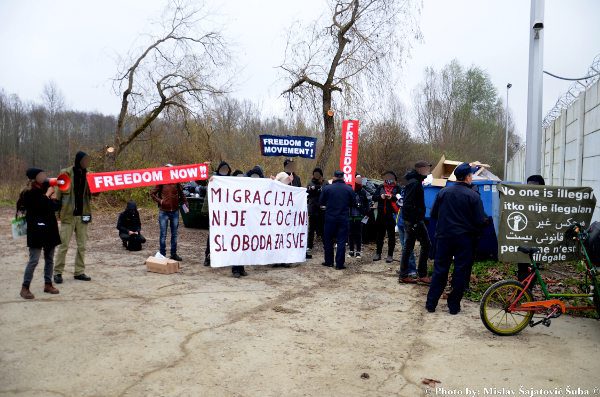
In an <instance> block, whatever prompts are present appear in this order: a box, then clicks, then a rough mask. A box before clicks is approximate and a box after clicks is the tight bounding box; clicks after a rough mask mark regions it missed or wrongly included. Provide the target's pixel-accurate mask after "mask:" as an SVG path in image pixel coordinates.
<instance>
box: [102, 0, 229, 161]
mask: <svg viewBox="0 0 600 397" xmlns="http://www.w3.org/2000/svg"><path fill="white" fill-rule="evenodd" d="M169 12H170V17H169V18H168V19H167V20H166V21H165V22H164V23H163V25H164V27H165V33H164V34H162V35H161V36H159V37H155V38H154V39H153V40H152V42H151V43H150V44H149V45H148V46H147V47H146V48H144V49H143V50H142V51H141V53H139V54H138V55H136V56H134V57H131V58H130V59H131V60H130V63H129V66H125V67H124V68H123V69H124V70H123V71H122V72H121V73H119V75H118V77H117V78H116V79H115V90H116V91H118V92H120V96H121V109H120V111H119V115H118V117H117V125H116V128H115V133H114V152H113V154H112V155H113V159H116V158H117V157H118V156H119V154H121V153H122V152H123V150H124V149H125V148H126V147H127V146H128V145H129V144H131V143H132V142H133V141H134V140H135V139H137V138H138V137H139V136H140V134H142V133H143V132H144V131H145V130H146V129H147V128H148V127H149V126H150V125H151V124H152V122H154V121H155V120H156V119H157V118H158V117H159V116H161V115H165V116H167V117H175V118H178V119H179V120H182V121H183V122H184V123H185V122H186V121H187V120H188V119H189V117H190V115H193V114H195V113H196V112H197V111H198V110H199V109H201V108H202V107H204V106H206V104H207V103H208V102H209V100H210V99H211V98H212V97H213V96H215V95H220V94H223V93H225V92H226V91H227V87H228V84H229V83H228V81H227V78H226V76H225V75H226V72H225V71H226V70H227V69H228V67H229V64H228V61H229V56H228V54H227V49H226V45H225V42H224V40H223V38H222V36H221V35H220V33H219V32H217V31H204V32H201V33H198V32H196V31H195V29H196V27H197V25H199V24H202V23H205V24H208V22H207V20H206V16H205V15H201V14H200V12H199V11H198V10H191V11H190V10H188V9H187V8H186V7H184V6H183V5H182V4H181V3H180V2H179V1H177V0H173V1H172V2H171V7H170V10H169Z"/></svg>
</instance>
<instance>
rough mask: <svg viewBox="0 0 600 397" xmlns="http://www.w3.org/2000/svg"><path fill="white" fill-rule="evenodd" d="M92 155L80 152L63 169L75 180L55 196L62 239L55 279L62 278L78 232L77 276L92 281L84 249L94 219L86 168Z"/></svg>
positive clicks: (56, 280)
mask: <svg viewBox="0 0 600 397" xmlns="http://www.w3.org/2000/svg"><path fill="white" fill-rule="evenodd" d="M89 165H90V157H89V156H88V155H87V154H86V153H84V152H81V151H80V152H77V154H76V155H75V164H74V165H73V166H72V167H69V168H65V169H63V170H61V171H60V173H61V174H67V175H68V177H69V178H70V180H71V181H72V183H71V185H70V186H69V188H68V189H65V190H60V189H58V190H57V191H56V199H57V200H58V201H59V202H60V240H61V244H60V246H59V247H58V251H57V253H56V258H55V266H54V282H55V283H56V284H61V283H62V282H63V278H62V273H63V270H64V269H65V264H66V257H67V251H68V249H69V243H70V242H71V237H72V236H73V233H75V239H76V240H77V255H76V256H75V276H74V278H75V280H80V281H91V280H92V278H91V277H89V276H88V275H86V274H85V249H86V244H87V239H88V232H87V230H88V224H89V223H90V222H91V221H92V207H91V201H92V194H91V192H90V188H89V185H88V181H87V178H86V176H87V168H88V166H89Z"/></svg>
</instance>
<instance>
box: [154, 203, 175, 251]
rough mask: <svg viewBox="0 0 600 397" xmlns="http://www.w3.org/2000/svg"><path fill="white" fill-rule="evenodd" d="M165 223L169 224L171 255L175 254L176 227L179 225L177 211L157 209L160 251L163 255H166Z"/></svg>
mask: <svg viewBox="0 0 600 397" xmlns="http://www.w3.org/2000/svg"><path fill="white" fill-rule="evenodd" d="M169 221H170V222H169ZM167 223H170V224H171V255H175V254H176V253H177V228H178V227H179V211H177V210H175V211H160V210H159V211H158V225H159V226H160V240H159V241H160V253H161V254H162V255H165V256H166V255H167Z"/></svg>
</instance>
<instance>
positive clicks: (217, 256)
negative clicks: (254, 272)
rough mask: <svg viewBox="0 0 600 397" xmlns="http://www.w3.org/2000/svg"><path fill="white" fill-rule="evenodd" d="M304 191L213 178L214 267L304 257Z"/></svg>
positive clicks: (267, 183) (259, 181)
mask: <svg viewBox="0 0 600 397" xmlns="http://www.w3.org/2000/svg"><path fill="white" fill-rule="evenodd" d="M306 199H307V193H306V189H305V188H298V187H293V186H288V185H284V184H283V183H281V182H277V181H274V180H271V179H258V178H240V177H237V178H233V177H223V176H215V177H213V178H212V180H211V181H210V183H209V185H208V203H209V225H210V264H211V266H212V267H224V266H243V265H268V264H273V263H297V262H304V261H305V259H306V242H307V232H308V213H307V200H306Z"/></svg>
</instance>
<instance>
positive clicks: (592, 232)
mask: <svg viewBox="0 0 600 397" xmlns="http://www.w3.org/2000/svg"><path fill="white" fill-rule="evenodd" d="M587 232H588V235H589V237H588V239H587V241H584V243H583V244H584V246H585V250H586V251H587V253H588V256H589V257H590V260H591V261H592V263H594V264H598V263H600V222H594V223H592V224H591V226H590V228H589V229H588V230H587Z"/></svg>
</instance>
